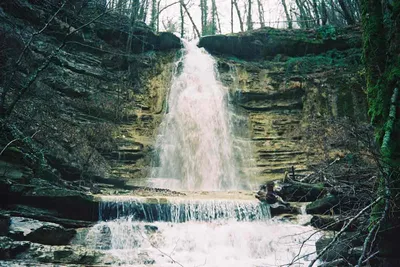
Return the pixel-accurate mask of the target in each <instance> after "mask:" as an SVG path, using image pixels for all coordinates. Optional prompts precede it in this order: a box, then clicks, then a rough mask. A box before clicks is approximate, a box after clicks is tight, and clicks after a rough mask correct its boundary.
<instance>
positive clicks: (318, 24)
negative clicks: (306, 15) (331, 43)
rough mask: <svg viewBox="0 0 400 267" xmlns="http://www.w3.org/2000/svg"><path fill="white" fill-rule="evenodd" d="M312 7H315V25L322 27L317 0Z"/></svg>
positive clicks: (314, 0)
mask: <svg viewBox="0 0 400 267" xmlns="http://www.w3.org/2000/svg"><path fill="white" fill-rule="evenodd" d="M312 7H313V11H314V18H315V23H316V25H317V26H320V25H321V24H320V21H319V11H318V4H317V0H313V2H312Z"/></svg>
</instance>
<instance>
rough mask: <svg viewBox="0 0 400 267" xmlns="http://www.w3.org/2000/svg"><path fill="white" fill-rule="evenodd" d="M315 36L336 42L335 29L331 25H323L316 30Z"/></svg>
mask: <svg viewBox="0 0 400 267" xmlns="http://www.w3.org/2000/svg"><path fill="white" fill-rule="evenodd" d="M317 36H318V37H319V38H321V39H323V40H326V39H332V40H336V28H335V26H333V25H324V26H321V27H319V28H317Z"/></svg>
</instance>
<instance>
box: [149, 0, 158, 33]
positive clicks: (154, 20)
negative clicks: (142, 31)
mask: <svg viewBox="0 0 400 267" xmlns="http://www.w3.org/2000/svg"><path fill="white" fill-rule="evenodd" d="M157 16H158V10H157V0H151V20H150V28H151V29H152V30H153V31H156V30H157V25H156V24H157Z"/></svg>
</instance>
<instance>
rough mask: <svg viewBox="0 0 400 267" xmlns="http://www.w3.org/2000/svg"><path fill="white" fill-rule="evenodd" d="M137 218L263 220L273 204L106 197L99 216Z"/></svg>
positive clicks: (217, 200)
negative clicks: (269, 205)
mask: <svg viewBox="0 0 400 267" xmlns="http://www.w3.org/2000/svg"><path fill="white" fill-rule="evenodd" d="M128 216H131V217H133V218H134V219H135V220H136V221H146V222H154V221H167V222H174V223H180V222H187V221H205V222H206V221H208V222H210V221H215V220H227V219H233V220H237V221H262V220H267V219H269V218H270V217H271V216H270V212H269V207H268V206H267V205H266V204H264V203H261V202H259V201H258V200H256V199H254V200H231V199H197V200H196V199H185V198H176V197H170V198H165V197H163V198H144V197H124V196H120V197H118V196H111V197H104V198H103V201H102V202H101V205H100V214H99V218H100V219H101V220H103V221H106V220H110V219H118V218H121V217H128Z"/></svg>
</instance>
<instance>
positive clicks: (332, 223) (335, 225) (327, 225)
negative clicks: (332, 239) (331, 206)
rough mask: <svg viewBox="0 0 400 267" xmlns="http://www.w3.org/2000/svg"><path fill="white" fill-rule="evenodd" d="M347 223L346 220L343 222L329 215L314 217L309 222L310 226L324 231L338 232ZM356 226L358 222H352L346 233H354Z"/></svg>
mask: <svg viewBox="0 0 400 267" xmlns="http://www.w3.org/2000/svg"><path fill="white" fill-rule="evenodd" d="M347 222H348V220H343V219H341V218H340V217H337V216H329V215H314V216H313V217H312V218H311V221H310V223H311V226H313V227H315V228H318V229H322V230H325V231H340V230H341V229H342V227H343V225H344V224H345V223H347ZM358 225H359V224H358V222H353V223H352V224H351V225H350V226H348V227H347V229H346V231H347V232H350V231H356V230H357V228H358Z"/></svg>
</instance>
